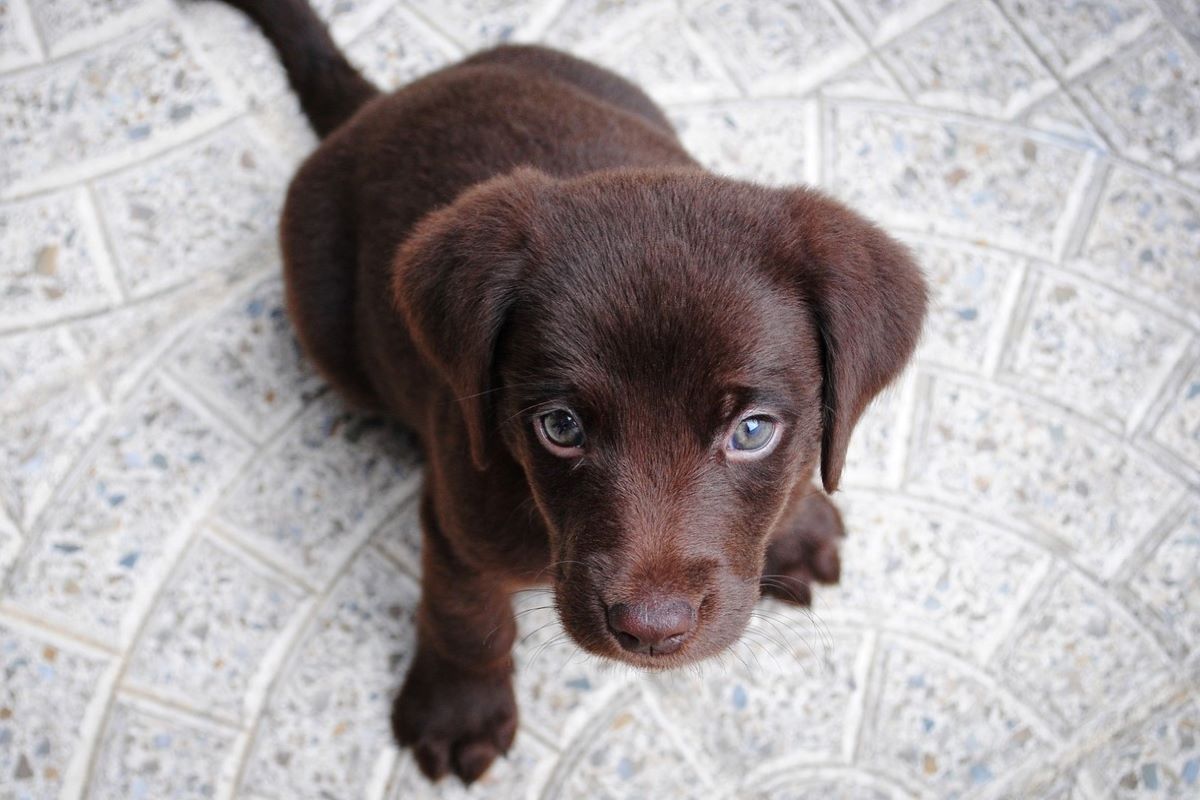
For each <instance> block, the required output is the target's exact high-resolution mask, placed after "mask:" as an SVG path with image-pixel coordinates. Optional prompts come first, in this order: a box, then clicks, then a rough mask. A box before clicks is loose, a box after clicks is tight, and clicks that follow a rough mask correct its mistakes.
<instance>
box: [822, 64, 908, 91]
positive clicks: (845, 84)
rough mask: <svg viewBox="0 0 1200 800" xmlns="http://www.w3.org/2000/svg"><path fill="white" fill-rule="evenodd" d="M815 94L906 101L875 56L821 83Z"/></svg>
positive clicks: (896, 84)
mask: <svg viewBox="0 0 1200 800" xmlns="http://www.w3.org/2000/svg"><path fill="white" fill-rule="evenodd" d="M817 92H818V93H819V94H821V95H824V96H826V97H851V98H857V99H860V100H886V101H891V102H903V101H904V100H905V99H906V98H905V96H904V90H903V89H901V88H900V85H899V84H898V83H897V82H896V79H895V78H894V77H892V74H891V73H890V72H889V71H888V70H887V69H886V68H885V67H884V66H883V64H882V62H880V60H879V59H878V58H877V57H875V56H869V57H867V58H864V59H861V60H860V61H857V62H855V63H854V64H851V65H850V66H849V67H847V68H846V69H844V70H842V71H841V72H839V73H837V74H836V75H834V76H832V77H830V78H828V79H827V80H824V81H822V82H821V85H820V87H818V89H817Z"/></svg>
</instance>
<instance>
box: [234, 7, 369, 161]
mask: <svg viewBox="0 0 1200 800" xmlns="http://www.w3.org/2000/svg"><path fill="white" fill-rule="evenodd" d="M224 2H226V3H227V4H229V5H231V6H233V7H234V8H237V9H240V10H241V11H243V12H245V14H246V15H247V16H249V17H250V18H251V19H252V20H254V22H255V24H256V25H258V27H259V28H261V29H262V32H263V33H264V34H266V37H267V38H268V39H269V40H270V41H271V44H272V45H274V47H275V50H276V52H278V53H279V58H280V60H281V61H282V62H283V67H284V69H286V70H287V76H288V82H289V83H291V84H292V89H294V90H295V92H296V94H297V95H299V97H300V106H301V107H302V108H303V109H304V114H305V116H307V117H308V121H309V124H311V125H312V127H313V130H315V131H316V132H317V135H318V136H320V137H321V138H322V139H323V138H325V137H326V136H328V135H329V134H330V133H332V132H333V131H334V130H335V129H336V128H337V127H338V126H339V125H341V124H342V123H343V122H345V121H346V120H348V119H350V117H351V116H353V115H354V112H355V111H357V110H358V109H359V107H360V106H362V105H363V103H365V102H367V101H368V100H370V99H371V98H373V97H375V96H376V95H378V94H379V89H378V88H377V87H376V86H375V85H374V84H372V83H371V82H370V81H368V80H367V79H366V78H364V77H363V76H362V73H360V72H359V71H358V70H357V69H355V68H354V66H353V65H352V64H351V63H350V62H349V61H347V60H346V56H345V54H343V53H342V51H341V50H339V49H338V46H337V44H335V43H334V41H333V38H332V37H331V36H330V35H329V31H328V30H327V29H326V28H325V25H324V23H322V22H321V18H320V17H318V16H317V15H316V13H315V12H314V11H313V10H312V8H311V7H310V6H309V5H308V2H307V0H224Z"/></svg>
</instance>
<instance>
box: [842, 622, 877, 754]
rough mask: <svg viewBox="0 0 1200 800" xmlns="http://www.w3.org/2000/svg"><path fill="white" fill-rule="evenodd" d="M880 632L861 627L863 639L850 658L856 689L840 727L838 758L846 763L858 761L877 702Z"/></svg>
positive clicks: (871, 628)
mask: <svg viewBox="0 0 1200 800" xmlns="http://www.w3.org/2000/svg"><path fill="white" fill-rule="evenodd" d="M879 638H880V632H879V631H878V630H876V629H875V628H873V627H867V628H865V629H864V631H863V641H862V644H861V645H860V646H859V650H858V654H857V655H856V656H855V660H854V676H855V678H856V680H857V681H858V686H859V689H858V691H857V692H855V694H854V695H853V696H852V699H851V701H850V705H849V708H847V709H846V716H845V718H844V721H845V728H844V729H843V730H842V747H841V753H842V759H843V760H844V761H845V762H846V763H847V764H850V765H854V764H857V763H858V758H859V755H860V754H861V752H862V748H863V740H864V739H865V738H866V736H867V730H868V723H871V725H872V726H873V719H874V716H875V706H876V705H878V702H879V693H880V691H881V687H880V686H879V681H880V674H881V672H882V670H883V663H882V659H883V651H882V650H881V649H880V647H879Z"/></svg>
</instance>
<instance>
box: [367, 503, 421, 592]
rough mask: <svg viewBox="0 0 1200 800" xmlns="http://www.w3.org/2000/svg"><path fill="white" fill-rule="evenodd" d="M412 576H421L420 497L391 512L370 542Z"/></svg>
mask: <svg viewBox="0 0 1200 800" xmlns="http://www.w3.org/2000/svg"><path fill="white" fill-rule="evenodd" d="M371 542H372V544H374V545H375V546H376V547H378V548H380V549H381V550H383V552H385V553H387V554H388V555H389V556H391V557H392V559H393V560H395V561H396V562H398V563H400V564H403V565H404V567H405V569H407V570H408V571H409V572H410V573H411V574H413V575H420V574H421V495H420V492H413V494H412V496H411V497H410V498H409V499H408V500H407V501H405V502H404V503H402V504H401V506H400V507H399V508H397V509H396V510H395V511H393V512H392V513H391V514H390V515H389V516H388V518H387V522H385V523H384V524H383V525H381V526H380V527H379V529H378V530H377V531H376V532H375V535H374V536H373V537H372V540H371Z"/></svg>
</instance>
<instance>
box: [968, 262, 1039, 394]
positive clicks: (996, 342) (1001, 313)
mask: <svg viewBox="0 0 1200 800" xmlns="http://www.w3.org/2000/svg"><path fill="white" fill-rule="evenodd" d="M1040 280H1041V276H1040V275H1036V274H1034V267H1033V265H1032V264H1031V262H1030V261H1029V259H1027V258H1020V259H1017V262H1016V268H1015V269H1014V271H1013V274H1012V275H1011V276H1009V278H1008V283H1007V285H1006V286H1005V287H1004V291H1003V293H1002V294H1001V296H1000V303H999V304H998V305H997V314H996V326H995V327H996V329H995V331H994V332H993V333H992V334H991V336H990V337H989V338H990V341H988V343H987V346H986V347H985V349H984V356H983V364H982V365H981V366H980V370H981V372H982V373H983V375H984V376H985V377H987V378H990V379H992V380H995V379H996V377H997V376H998V375H999V374H1000V369H1001V367H1002V366H1003V365H1004V363H1005V362H1006V360H1007V358H1008V357H1009V356H1010V355H1011V354H1012V350H1013V347H1014V345H1015V344H1016V341H1017V340H1018V339H1019V337H1020V335H1021V333H1022V332H1023V331H1024V329H1025V325H1026V322H1027V320H1028V316H1029V306H1028V302H1027V301H1028V300H1029V299H1030V298H1031V297H1032V296H1033V293H1034V292H1035V291H1036V285H1037V283H1038V282H1039V281H1040Z"/></svg>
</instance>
